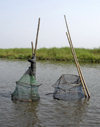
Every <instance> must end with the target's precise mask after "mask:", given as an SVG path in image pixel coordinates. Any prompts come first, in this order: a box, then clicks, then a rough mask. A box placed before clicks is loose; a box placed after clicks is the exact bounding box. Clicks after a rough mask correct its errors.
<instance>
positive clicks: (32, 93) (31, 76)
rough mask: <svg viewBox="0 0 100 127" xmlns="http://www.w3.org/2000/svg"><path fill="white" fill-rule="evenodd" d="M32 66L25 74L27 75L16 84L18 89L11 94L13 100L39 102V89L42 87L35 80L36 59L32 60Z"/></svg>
mask: <svg viewBox="0 0 100 127" xmlns="http://www.w3.org/2000/svg"><path fill="white" fill-rule="evenodd" d="M29 62H31V63H32V64H31V66H30V67H29V68H28V70H27V71H26V72H25V74H24V75H23V76H22V77H21V78H20V80H18V81H17V82H16V88H15V90H14V92H13V93H12V94H11V97H12V100H20V101H35V100H38V99H39V98H40V97H39V94H38V87H39V86H40V85H39V84H38V83H37V82H36V78H35V72H36V71H35V70H36V63H35V61H34V59H31V60H30V61H29Z"/></svg>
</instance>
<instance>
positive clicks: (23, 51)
mask: <svg viewBox="0 0 100 127" xmlns="http://www.w3.org/2000/svg"><path fill="white" fill-rule="evenodd" d="M75 51H76V54H77V57H78V60H79V61H80V62H87V63H100V48H98V49H84V48H76V49H75ZM31 54H32V53H31V49H29V48H14V49H0V58H7V59H29V58H30V57H31ZM37 59H38V60H53V61H68V62H72V61H74V59H73V56H72V53H71V50H70V48H68V47H64V48H48V49H47V48H41V49H38V50H37Z"/></svg>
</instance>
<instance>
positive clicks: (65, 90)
mask: <svg viewBox="0 0 100 127" xmlns="http://www.w3.org/2000/svg"><path fill="white" fill-rule="evenodd" d="M64 18H65V23H66V28H67V32H66V36H67V39H68V42H69V45H70V48H71V51H72V55H73V58H74V61H75V64H76V67H77V71H78V75H72V74H63V75H61V77H60V78H59V79H58V80H57V81H56V83H55V84H54V85H53V87H54V89H55V90H54V93H53V98H54V99H59V100H73V99H74V100H75V99H81V98H90V94H89V91H88V88H87V86H86V83H85V80H84V78H83V74H82V71H81V68H80V64H79V62H78V58H77V55H76V52H75V49H74V47H73V44H72V40H71V36H70V32H69V28H68V24H67V20H66V16H64Z"/></svg>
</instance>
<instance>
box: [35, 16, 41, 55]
mask: <svg viewBox="0 0 100 127" xmlns="http://www.w3.org/2000/svg"><path fill="white" fill-rule="evenodd" d="M39 28H40V18H39V19H38V27H37V34H36V41H35V50H34V54H35V55H36V50H37V42H38V35H39Z"/></svg>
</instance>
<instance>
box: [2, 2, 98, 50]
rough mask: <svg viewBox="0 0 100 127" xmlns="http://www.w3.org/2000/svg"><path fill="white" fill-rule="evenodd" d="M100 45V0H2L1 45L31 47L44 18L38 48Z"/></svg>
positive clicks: (3, 46) (5, 46)
mask: <svg viewBox="0 0 100 127" xmlns="http://www.w3.org/2000/svg"><path fill="white" fill-rule="evenodd" d="M64 14H65V15H66V17H67V20H68V24H69V29H70V33H71V36H72V41H73V45H74V47H81V48H100V0H0V48H25V47H31V45H30V42H31V41H33V42H35V36H36V29H37V23H38V17H40V18H41V23H40V32H39V41H38V48H41V47H65V46H69V44H68V41H67V37H66V34H65V32H66V26H65V21H64Z"/></svg>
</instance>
